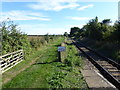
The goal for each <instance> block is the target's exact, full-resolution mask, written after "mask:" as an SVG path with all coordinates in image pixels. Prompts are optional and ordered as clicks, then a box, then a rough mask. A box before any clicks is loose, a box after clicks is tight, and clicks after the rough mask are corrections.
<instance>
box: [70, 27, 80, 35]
mask: <svg viewBox="0 0 120 90" xmlns="http://www.w3.org/2000/svg"><path fill="white" fill-rule="evenodd" d="M79 30H80V28H79V27H73V28H71V30H70V36H75V34H76V33H77V32H78V31H79Z"/></svg>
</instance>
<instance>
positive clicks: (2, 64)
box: [0, 50, 24, 73]
mask: <svg viewBox="0 0 120 90" xmlns="http://www.w3.org/2000/svg"><path fill="white" fill-rule="evenodd" d="M23 54H24V53H23V50H18V51H16V52H12V53H9V54H6V55H3V56H0V69H1V72H2V73H4V72H5V71H7V70H8V69H10V68H12V67H13V66H15V65H16V64H18V63H20V62H21V61H22V60H23V56H24V55H23Z"/></svg>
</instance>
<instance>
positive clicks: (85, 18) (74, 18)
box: [71, 17, 92, 20]
mask: <svg viewBox="0 0 120 90" xmlns="http://www.w3.org/2000/svg"><path fill="white" fill-rule="evenodd" d="M71 19H72V20H90V19H92V18H89V17H71Z"/></svg>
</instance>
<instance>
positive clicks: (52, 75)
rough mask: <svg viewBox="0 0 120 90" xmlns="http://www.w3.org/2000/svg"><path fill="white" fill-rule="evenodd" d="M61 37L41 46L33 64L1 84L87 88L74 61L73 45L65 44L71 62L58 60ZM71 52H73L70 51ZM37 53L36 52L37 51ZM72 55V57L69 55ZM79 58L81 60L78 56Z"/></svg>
mask: <svg viewBox="0 0 120 90" xmlns="http://www.w3.org/2000/svg"><path fill="white" fill-rule="evenodd" d="M62 41H63V38H59V39H57V40H56V41H55V42H53V43H51V44H50V45H49V46H46V48H43V49H42V51H40V52H39V54H42V56H40V57H38V59H37V60H36V61H35V63H34V64H32V65H31V66H30V67H28V68H27V69H25V70H24V71H22V72H21V73H19V74H18V75H17V76H16V77H14V78H13V79H12V80H11V81H9V82H8V83H6V84H4V85H3V88H81V89H87V85H86V83H85V81H84V78H83V76H82V74H81V72H80V71H79V69H80V67H82V65H81V62H80V65H76V64H75V63H74V62H76V61H77V60H78V58H77V59H74V58H75V57H76V53H75V52H76V49H75V47H74V46H73V45H70V46H67V47H68V50H67V51H69V53H68V55H67V58H68V60H69V61H70V63H71V64H68V63H65V64H63V63H61V62H58V53H57V47H58V46H59V45H60V44H61V42H62ZM72 52H73V53H72ZM37 54H38V53H37ZM71 55H73V56H72V57H70V56H71ZM75 60H76V61H75ZM79 60H81V59H80V58H79ZM78 63H79V62H78Z"/></svg>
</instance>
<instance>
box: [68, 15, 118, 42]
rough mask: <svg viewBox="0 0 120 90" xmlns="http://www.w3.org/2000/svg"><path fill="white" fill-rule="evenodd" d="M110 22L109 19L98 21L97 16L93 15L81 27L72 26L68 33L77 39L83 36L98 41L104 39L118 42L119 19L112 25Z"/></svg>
mask: <svg viewBox="0 0 120 90" xmlns="http://www.w3.org/2000/svg"><path fill="white" fill-rule="evenodd" d="M110 23H111V20H110V19H104V20H103V21H102V22H98V17H95V19H91V20H90V21H89V22H88V23H87V24H86V25H84V26H83V27H82V28H79V27H72V28H71V29H70V34H69V35H70V36H71V37H75V38H78V39H79V38H80V37H85V38H89V39H93V40H98V41H100V40H104V41H109V42H117V43H120V21H116V22H115V23H114V25H110Z"/></svg>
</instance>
